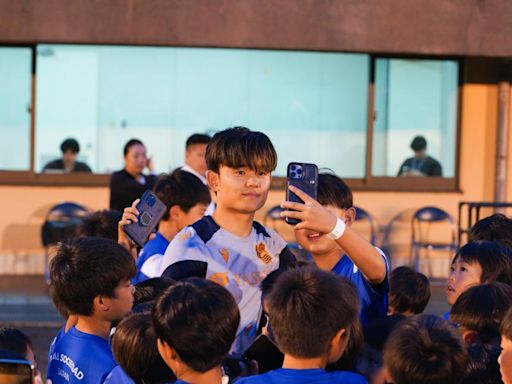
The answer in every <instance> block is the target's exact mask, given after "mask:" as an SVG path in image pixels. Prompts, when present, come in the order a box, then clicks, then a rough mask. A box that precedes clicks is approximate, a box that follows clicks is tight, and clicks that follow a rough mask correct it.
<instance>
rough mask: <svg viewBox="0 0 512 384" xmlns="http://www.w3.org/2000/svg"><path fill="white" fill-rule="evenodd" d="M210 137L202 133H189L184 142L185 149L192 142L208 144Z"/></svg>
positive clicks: (192, 143)
mask: <svg viewBox="0 0 512 384" xmlns="http://www.w3.org/2000/svg"><path fill="white" fill-rule="evenodd" d="M211 139H212V138H211V137H210V136H208V135H205V134H204V133H194V134H193V135H191V136H190V137H189V138H188V139H187V142H186V144H185V149H188V148H189V147H190V146H191V145H194V144H208V143H209V142H210V140H211Z"/></svg>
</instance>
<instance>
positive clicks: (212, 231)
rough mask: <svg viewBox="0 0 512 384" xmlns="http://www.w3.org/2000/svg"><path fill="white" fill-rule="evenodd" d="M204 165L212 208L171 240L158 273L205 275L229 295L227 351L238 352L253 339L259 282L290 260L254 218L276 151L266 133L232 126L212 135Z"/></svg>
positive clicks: (278, 240) (281, 244) (283, 245)
mask: <svg viewBox="0 0 512 384" xmlns="http://www.w3.org/2000/svg"><path fill="white" fill-rule="evenodd" d="M206 163H207V166H208V172H207V179H208V186H209V187H210V189H211V190H213V191H214V193H215V194H216V198H217V208H216V210H215V212H214V213H213V216H205V217H204V218H203V219H201V220H200V221H198V222H196V223H194V224H193V225H191V226H189V227H187V228H185V229H184V230H183V231H181V232H180V233H179V234H178V235H177V236H176V237H175V238H174V239H173V241H171V243H170V244H169V247H168V248H167V250H166V252H165V255H164V258H163V262H162V272H163V276H165V277H171V278H173V279H175V280H180V279H182V278H183V277H190V276H196V277H203V278H207V279H210V280H212V281H215V282H216V283H218V284H220V285H222V286H224V287H226V288H227V289H228V290H229V291H230V292H231V293H232V295H233V297H234V298H235V300H236V301H237V303H238V307H239V308H240V312H241V322H240V327H239V329H238V333H237V338H236V340H235V344H234V345H233V348H232V352H234V353H240V354H241V353H242V352H244V351H245V350H246V349H247V348H248V347H249V346H250V345H251V344H252V342H253V341H254V339H255V338H256V333H257V325H258V321H259V318H260V316H261V312H262V308H261V290H260V287H259V285H260V283H261V281H262V280H263V279H264V278H265V277H266V276H267V275H268V274H269V273H270V272H272V271H274V270H275V269H278V268H280V267H285V266H286V265H287V263H288V262H289V261H291V260H294V259H295V258H294V256H293V254H292V253H291V251H289V249H288V248H287V246H286V242H285V241H284V240H283V239H282V238H281V237H280V236H279V235H277V234H276V233H275V232H274V231H272V230H269V229H267V228H265V227H263V226H262V225H261V224H259V223H257V222H255V221H254V215H255V213H256V211H257V210H258V209H260V208H261V207H262V206H263V205H264V204H265V201H266V199H267V194H268V191H269V189H270V183H271V172H272V171H273V170H274V169H275V167H276V164H277V155H276V152H275V150H274V147H273V145H272V143H271V142H270V139H269V138H268V137H267V136H266V135H265V134H263V133H261V132H252V131H250V130H249V129H247V128H243V127H236V128H230V129H226V130H224V131H221V132H218V133H217V134H215V135H214V136H213V138H212V140H211V141H210V143H209V144H208V147H207V149H206Z"/></svg>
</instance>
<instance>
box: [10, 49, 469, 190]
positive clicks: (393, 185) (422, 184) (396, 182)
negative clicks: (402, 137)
mask: <svg viewBox="0 0 512 384" xmlns="http://www.w3.org/2000/svg"><path fill="white" fill-rule="evenodd" d="M39 44H51V43H49V42H40V43H39ZM39 44H37V45H39ZM37 45H36V44H34V45H23V44H16V45H0V48H2V47H23V48H30V49H31V50H32V74H31V75H32V80H31V83H32V84H31V111H30V113H31V118H30V143H29V145H30V169H29V170H27V171H19V170H16V171H9V170H0V186H5V185H12V186H23V185H26V186H67V187H76V186H81V187H108V185H109V180H110V174H100V173H93V174H88V173H68V174H45V173H37V172H35V169H34V168H35V133H36V122H35V111H36V108H37V100H36V99H35V95H36V79H37V68H36V61H37V55H36V53H37ZM81 45H100V44H81ZM244 49H253V48H244ZM259 49H265V48H259ZM305 51H307V50H305ZM357 53H363V54H365V52H357ZM366 54H367V55H368V56H369V62H370V67H369V71H370V79H369V83H368V118H367V130H366V156H365V175H364V176H363V177H362V178H345V179H344V180H345V181H346V182H347V184H348V185H349V186H350V188H351V189H353V190H354V191H366V192H373V191H375V192H377V191H379V192H452V193H458V192H461V190H460V184H459V182H460V140H461V114H462V86H463V84H464V82H463V79H464V76H463V74H464V69H465V67H464V62H463V59H462V58H460V57H451V56H434V55H411V54H407V55H401V54H371V53H366ZM381 58H385V59H416V60H454V61H457V63H458V66H459V73H458V89H457V112H456V126H455V129H456V132H455V138H456V142H455V148H454V150H455V170H454V177H452V178H443V177H426V178H414V183H412V182H411V179H410V178H402V177H392V176H389V177H386V176H373V175H372V173H371V171H372V170H371V167H372V156H373V128H374V127H373V126H374V118H373V117H374V105H375V104H374V103H375V61H376V60H377V59H381ZM285 187H286V178H285V177H274V178H273V180H272V186H271V189H273V190H282V189H284V188H285Z"/></svg>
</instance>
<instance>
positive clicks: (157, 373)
mask: <svg viewBox="0 0 512 384" xmlns="http://www.w3.org/2000/svg"><path fill="white" fill-rule="evenodd" d="M112 351H113V353H114V357H115V359H116V361H117V363H119V365H120V366H121V368H123V370H124V371H125V372H126V373H127V374H128V376H130V377H131V378H132V380H133V381H134V382H135V383H136V384H143V383H154V384H156V383H169V382H174V381H175V380H176V378H175V377H174V374H173V373H172V371H171V370H170V368H169V367H168V366H167V365H166V364H165V362H164V361H163V360H162V358H161V357H160V355H159V353H158V349H157V346H156V334H155V330H154V329H153V323H152V320H151V314H150V313H149V312H146V313H133V314H130V315H129V316H127V317H125V318H124V319H123V320H122V321H121V322H120V323H119V324H118V325H117V327H116V332H115V334H114V337H113V338H112Z"/></svg>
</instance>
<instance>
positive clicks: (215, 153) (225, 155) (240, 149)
mask: <svg viewBox="0 0 512 384" xmlns="http://www.w3.org/2000/svg"><path fill="white" fill-rule="evenodd" d="M206 166H207V168H208V169H209V170H210V171H213V172H216V173H218V172H219V169H220V167H221V166H226V167H230V168H240V167H247V168H249V169H251V170H253V171H264V172H272V171H273V170H274V169H276V166H277V153H276V150H275V149H274V146H273V145H272V142H271V141H270V139H269V138H268V136H267V135H265V134H264V133H262V132H255V131H251V130H249V129H248V128H245V127H234V128H228V129H225V130H224V131H220V132H217V133H216V134H215V135H214V136H213V138H212V140H211V141H210V143H209V144H208V147H206Z"/></svg>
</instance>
